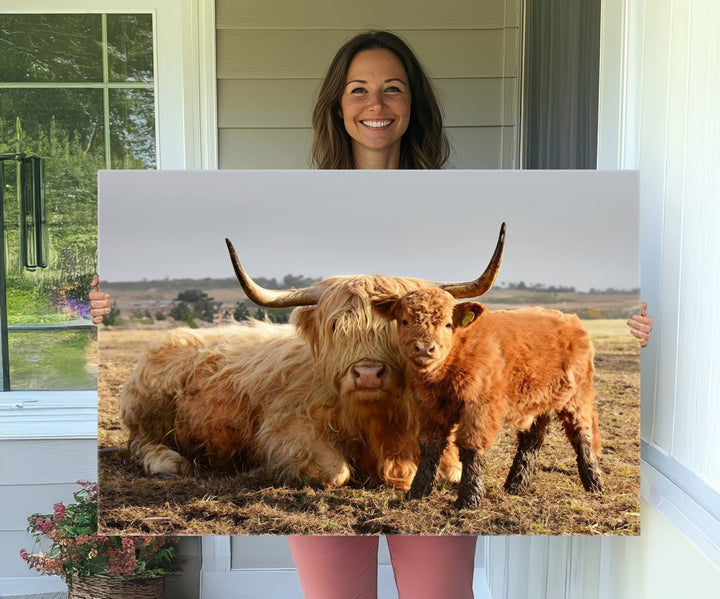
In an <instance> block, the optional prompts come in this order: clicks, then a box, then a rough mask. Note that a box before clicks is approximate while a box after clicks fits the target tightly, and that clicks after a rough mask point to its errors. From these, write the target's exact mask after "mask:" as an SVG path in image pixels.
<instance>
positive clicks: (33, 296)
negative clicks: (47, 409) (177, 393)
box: [0, 14, 156, 390]
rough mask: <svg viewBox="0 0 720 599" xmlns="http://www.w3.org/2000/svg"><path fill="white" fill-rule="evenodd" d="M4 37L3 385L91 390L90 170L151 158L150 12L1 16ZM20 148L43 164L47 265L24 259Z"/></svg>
mask: <svg viewBox="0 0 720 599" xmlns="http://www.w3.org/2000/svg"><path fill="white" fill-rule="evenodd" d="M0 34H1V35H0V47H2V49H3V53H2V60H1V61H0V63H2V64H0V157H2V161H0V169H1V170H2V175H3V177H2V192H3V194H2V195H3V202H2V217H3V227H2V234H3V239H2V243H3V244H4V248H5V264H4V266H5V282H6V300H7V301H6V304H7V334H8V351H7V353H6V354H5V356H4V359H6V360H8V361H9V368H10V377H9V378H10V388H11V389H13V390H19V389H47V390H51V389H52V390H60V389H93V388H95V387H96V384H97V381H96V371H97V364H96V357H95V356H96V330H95V327H94V326H93V325H92V323H91V321H90V319H89V314H88V306H87V303H88V300H87V297H88V293H89V291H90V287H89V285H90V281H91V279H92V275H93V274H94V273H95V272H97V171H98V169H104V168H133V169H142V168H154V167H155V165H156V138H155V96H154V94H155V91H154V83H153V80H154V76H153V32H152V18H151V15H149V14H142V15H100V14H93V15H80V14H73V15H2V16H1V17H0ZM103 40H107V44H104V43H103ZM104 62H106V63H107V65H108V68H107V69H104V68H103V63H104ZM111 78H112V81H111ZM26 84H27V85H26ZM20 154H22V155H24V156H27V155H34V156H39V157H41V158H42V159H43V161H44V177H43V179H44V204H45V209H44V215H42V217H43V218H44V221H45V225H46V232H47V240H48V246H49V251H48V252H47V256H48V264H47V267H46V268H34V269H28V268H26V267H25V265H24V261H23V255H22V251H21V245H22V239H21V225H22V222H23V221H22V218H21V209H20V204H21V197H20V196H21V194H20V193H19V192H18V189H20V188H21V186H20V185H19V179H18V172H19V171H18V161H17V160H16V159H15V157H16V156H17V155H20ZM26 195H27V194H26ZM38 220H42V218H40V217H38ZM0 354H2V348H1V347H0ZM0 357H2V356H0ZM6 387H7V383H6Z"/></svg>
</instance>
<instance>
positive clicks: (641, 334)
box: [627, 302, 653, 347]
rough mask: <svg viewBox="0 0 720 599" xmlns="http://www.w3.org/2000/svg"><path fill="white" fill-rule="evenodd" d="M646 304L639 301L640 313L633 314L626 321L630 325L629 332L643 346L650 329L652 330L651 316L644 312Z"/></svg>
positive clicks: (645, 343) (648, 337)
mask: <svg viewBox="0 0 720 599" xmlns="http://www.w3.org/2000/svg"><path fill="white" fill-rule="evenodd" d="M646 310H647V304H646V303H645V302H640V314H633V315H632V317H631V318H630V320H628V321H627V323H628V326H629V327H630V333H631V334H632V335H634V336H635V337H637V338H638V341H640V347H645V346H646V345H647V344H648V339H650V331H652V323H653V319H652V316H650V315H649V314H646V313H645V311H646Z"/></svg>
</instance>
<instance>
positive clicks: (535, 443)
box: [376, 289, 602, 507]
mask: <svg viewBox="0 0 720 599" xmlns="http://www.w3.org/2000/svg"><path fill="white" fill-rule="evenodd" d="M376 310H378V311H379V312H380V313H381V314H384V316H385V317H386V318H389V319H391V320H396V321H397V322H398V323H399V325H398V329H399V345H400V348H401V351H402V352H403V354H404V357H405V362H406V377H407V379H408V386H409V388H410V390H411V391H412V392H413V393H414V394H415V395H416V396H417V398H418V400H419V404H418V409H419V412H420V420H421V430H420V445H421V451H422V457H421V462H420V467H419V470H418V473H417V476H416V478H415V480H414V481H413V485H412V488H411V491H410V493H409V496H410V497H414V498H417V497H422V496H424V495H426V494H427V493H429V492H430V490H431V488H432V485H433V483H434V476H433V474H434V472H435V470H436V469H437V463H438V460H439V457H440V455H441V453H442V450H443V449H444V447H445V443H446V440H445V439H446V434H447V432H448V431H449V430H450V429H451V428H452V427H453V426H455V425H457V437H456V442H457V445H458V447H459V449H460V459H461V461H462V462H463V475H462V480H461V483H460V491H459V496H458V501H457V503H456V505H457V506H458V507H470V506H473V505H476V504H477V502H478V501H479V499H480V497H481V496H482V493H483V491H482V487H481V468H480V467H479V466H480V464H479V463H480V459H481V457H482V455H483V454H484V453H485V452H486V451H487V450H488V449H489V448H490V446H491V445H492V443H493V441H494V439H495V437H496V435H497V433H498V431H499V430H500V428H501V426H502V424H503V422H504V423H506V424H507V425H508V426H509V427H511V428H513V429H514V430H516V431H518V451H517V454H516V456H515V460H514V462H513V466H512V468H511V470H510V473H509V475H508V479H507V481H506V484H505V488H506V490H508V491H509V492H513V493H518V492H520V491H522V490H523V489H524V488H525V487H526V486H527V484H528V478H529V476H530V475H531V474H532V471H533V469H534V464H535V459H536V456H537V452H538V450H539V449H540V445H541V444H542V440H543V437H544V434H545V428H546V426H547V423H548V421H549V418H550V414H551V413H552V412H555V413H556V414H557V415H558V417H559V418H560V420H561V421H562V423H563V426H564V428H565V432H566V434H567V437H568V439H569V440H570V442H571V444H572V445H573V447H574V448H575V451H576V454H577V461H578V469H579V472H580V477H581V480H582V482H583V485H584V486H585V488H586V490H588V491H601V490H602V481H601V477H600V470H599V468H598V466H597V461H596V458H595V456H596V454H598V453H599V452H600V431H599V429H598V416H597V411H596V409H595V403H594V401H595V391H594V388H593V374H594V365H593V346H592V341H591V339H590V336H589V334H588V333H587V331H586V330H585V329H584V327H583V326H582V324H581V322H580V319H579V318H578V317H577V316H575V315H566V314H563V313H561V312H558V311H556V310H547V309H544V308H528V309H524V310H512V311H508V310H498V311H491V310H487V309H486V308H485V307H484V306H483V305H482V304H479V303H476V302H463V303H460V304H458V303H456V302H455V300H454V299H453V298H452V296H450V295H449V294H448V293H446V292H444V291H441V290H438V289H426V290H420V291H414V292H411V293H408V294H407V295H405V296H404V297H401V298H400V299H397V300H392V299H390V300H385V301H379V302H377V305H376Z"/></svg>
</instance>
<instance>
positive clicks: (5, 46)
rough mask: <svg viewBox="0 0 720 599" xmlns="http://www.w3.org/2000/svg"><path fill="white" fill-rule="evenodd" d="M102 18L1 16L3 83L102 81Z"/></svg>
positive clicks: (0, 66)
mask: <svg viewBox="0 0 720 599" xmlns="http://www.w3.org/2000/svg"><path fill="white" fill-rule="evenodd" d="M100 19H101V16H100V15H7V14H5V15H0V56H1V57H2V60H0V81H13V82H20V81H26V82H43V81H64V82H83V81H102V65H103V59H102V28H101V26H100Z"/></svg>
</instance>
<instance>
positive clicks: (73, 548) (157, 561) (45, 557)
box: [20, 481, 182, 599]
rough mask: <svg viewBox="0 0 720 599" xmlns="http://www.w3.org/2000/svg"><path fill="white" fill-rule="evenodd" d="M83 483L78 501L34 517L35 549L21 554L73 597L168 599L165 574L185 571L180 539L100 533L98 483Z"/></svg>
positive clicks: (31, 530)
mask: <svg viewBox="0 0 720 599" xmlns="http://www.w3.org/2000/svg"><path fill="white" fill-rule="evenodd" d="M78 484H79V485H80V487H81V489H80V490H79V491H76V492H75V493H74V494H73V495H74V497H75V502H74V503H71V504H68V505H64V504H63V503H56V504H55V506H54V510H53V513H52V514H33V515H32V516H30V517H29V518H28V528H27V530H28V532H29V533H30V534H31V535H32V536H33V537H34V538H35V546H34V547H33V553H28V551H27V550H25V549H21V550H20V556H21V557H22V558H23V559H24V560H25V561H26V562H27V564H28V566H29V567H30V568H34V569H35V570H37V571H38V572H40V573H41V574H51V575H52V574H57V575H59V576H61V577H62V578H63V580H64V581H65V582H66V583H67V585H68V599H104V598H108V599H162V597H163V592H164V587H165V576H166V575H168V574H174V573H176V572H179V571H180V569H181V567H182V564H181V563H180V562H179V561H178V555H177V539H176V538H169V537H152V536H132V537H131V536H127V537H117V536H113V537H111V536H104V535H99V534H97V508H98V499H97V496H98V493H97V484H96V483H89V482H87V481H78ZM48 542H49V543H48ZM48 544H49V546H48Z"/></svg>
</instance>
